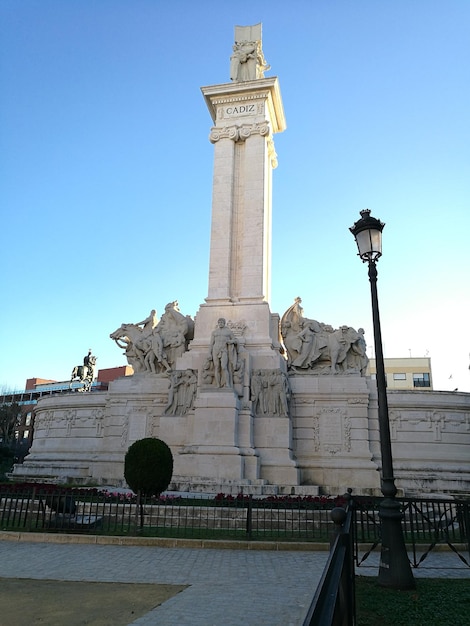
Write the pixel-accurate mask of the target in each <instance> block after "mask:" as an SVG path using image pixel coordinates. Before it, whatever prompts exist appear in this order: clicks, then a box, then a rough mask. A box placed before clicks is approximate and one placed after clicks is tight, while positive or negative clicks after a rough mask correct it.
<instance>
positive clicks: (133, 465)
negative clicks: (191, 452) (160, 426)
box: [124, 437, 173, 496]
mask: <svg viewBox="0 0 470 626" xmlns="http://www.w3.org/2000/svg"><path fill="white" fill-rule="evenodd" d="M172 474H173V455H172V454H171V450H170V448H169V447H168V446H167V444H166V443H165V442H164V441H162V440H161V439H155V438H152V437H148V438H146V439H139V441H136V442H135V443H133V444H132V445H131V447H130V448H129V450H128V451H127V454H126V457H125V460H124V478H125V479H126V482H127V484H128V485H129V487H130V488H131V489H132V491H134V492H135V493H137V492H139V491H140V493H142V494H143V495H145V496H159V495H160V494H161V493H162V491H165V489H166V488H167V487H168V485H169V484H170V481H171V476H172Z"/></svg>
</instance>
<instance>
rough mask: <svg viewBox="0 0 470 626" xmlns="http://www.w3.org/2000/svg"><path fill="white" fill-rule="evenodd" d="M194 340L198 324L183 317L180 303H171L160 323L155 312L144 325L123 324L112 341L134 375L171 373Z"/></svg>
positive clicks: (144, 321) (153, 311)
mask: <svg viewBox="0 0 470 626" xmlns="http://www.w3.org/2000/svg"><path fill="white" fill-rule="evenodd" d="M193 336H194V321H193V320H192V319H191V318H190V317H189V316H188V315H187V316H184V315H182V313H180V310H179V307H178V302H177V301H176V300H175V301H173V302H169V303H168V304H167V305H166V307H165V313H164V314H163V315H162V317H161V319H160V321H158V318H157V315H156V312H155V310H152V311H151V312H150V315H149V316H148V317H147V318H146V319H144V320H143V321H142V322H138V323H137V324H121V326H120V327H119V328H118V329H117V330H115V331H114V332H113V333H111V335H110V337H111V339H114V341H115V342H116V344H117V345H118V346H119V347H120V348H123V349H124V350H125V355H126V357H127V361H128V363H129V364H130V365H132V367H133V368H134V372H136V373H138V372H150V373H152V374H162V373H167V372H169V371H170V370H172V369H174V367H175V364H176V360H177V358H178V357H179V356H181V355H182V354H183V353H184V352H185V351H186V350H187V349H188V344H189V341H190V340H191V339H192V338H193Z"/></svg>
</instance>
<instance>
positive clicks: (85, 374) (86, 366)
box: [69, 348, 97, 392]
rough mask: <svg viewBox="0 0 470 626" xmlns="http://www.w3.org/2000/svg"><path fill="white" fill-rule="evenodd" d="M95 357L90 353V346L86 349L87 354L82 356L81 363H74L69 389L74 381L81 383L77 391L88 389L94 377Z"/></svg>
mask: <svg viewBox="0 0 470 626" xmlns="http://www.w3.org/2000/svg"><path fill="white" fill-rule="evenodd" d="M96 359H97V357H96V356H94V355H93V354H92V351H91V348H90V349H89V350H88V354H87V355H86V356H85V357H84V358H83V365H76V366H75V367H74V368H73V370H72V374H71V376H70V385H69V387H70V389H71V388H72V383H73V382H74V381H77V380H78V381H79V382H81V383H83V387H81V388H79V389H78V391H82V392H84V391H90V390H91V385H92V383H93V379H94V377H95V365H96Z"/></svg>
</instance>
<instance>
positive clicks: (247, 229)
mask: <svg viewBox="0 0 470 626" xmlns="http://www.w3.org/2000/svg"><path fill="white" fill-rule="evenodd" d="M202 92H203V94H204V98H205V100H206V103H207V106H208V108H209V111H210V114H211V117H212V120H213V122H214V126H213V127H212V128H211V130H210V135H209V138H210V141H211V142H212V143H213V144H214V177H213V194H212V229H211V247H210V265H209V287H208V296H207V298H206V302H205V304H203V305H202V306H201V308H200V310H199V312H198V314H197V318H196V331H195V340H194V342H193V345H192V349H197V346H198V345H204V344H207V341H208V339H209V337H210V333H211V331H212V330H213V328H214V326H215V324H216V322H217V318H218V317H220V316H221V315H222V316H224V317H226V318H227V319H228V320H232V321H234V322H240V321H241V320H243V321H244V323H245V324H246V331H245V342H246V346H247V347H249V346H250V345H253V347H255V346H257V347H260V346H261V345H263V346H264V347H265V349H268V350H272V349H273V348H274V349H275V350H276V349H278V347H279V345H278V330H277V324H278V322H277V317H276V318H275V319H274V320H273V319H272V316H271V313H270V310H269V304H268V303H269V297H270V287H271V211H272V170H273V168H275V167H276V166H277V160H276V153H275V150H274V142H273V135H274V134H275V133H277V132H281V131H283V130H284V129H285V118H284V110H283V106H282V100H281V93H280V89H279V82H278V79H277V78H275V77H274V78H262V79H257V80H251V81H247V82H235V83H225V84H221V85H214V86H211V87H203V88H202Z"/></svg>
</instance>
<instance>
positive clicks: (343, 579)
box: [302, 506, 356, 626]
mask: <svg viewBox="0 0 470 626" xmlns="http://www.w3.org/2000/svg"><path fill="white" fill-rule="evenodd" d="M331 518H332V520H333V522H334V523H335V524H336V533H335V534H336V537H335V539H334V541H333V542H332V546H331V551H330V554H329V557H328V561H327V564H326V566H325V569H324V570H323V574H322V577H321V580H320V583H319V585H318V587H317V590H316V592H315V595H314V597H313V600H312V603H311V605H310V607H309V610H308V612H307V615H306V617H305V620H304V622H303V624H302V626H355V624H356V597H355V573H354V537H353V536H354V527H353V512H352V508H351V507H350V506H349V507H347V508H346V509H344V508H335V509H333V511H332V512H331Z"/></svg>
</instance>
